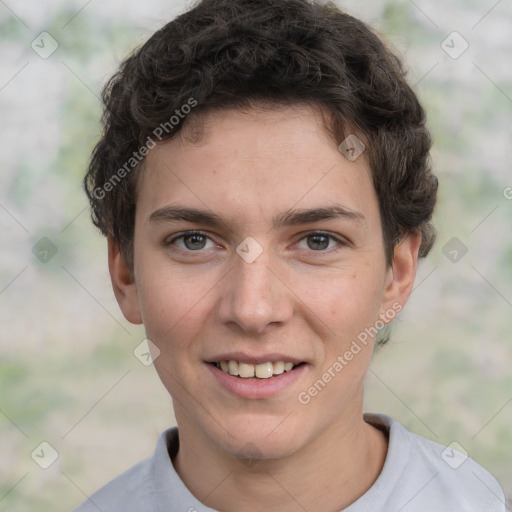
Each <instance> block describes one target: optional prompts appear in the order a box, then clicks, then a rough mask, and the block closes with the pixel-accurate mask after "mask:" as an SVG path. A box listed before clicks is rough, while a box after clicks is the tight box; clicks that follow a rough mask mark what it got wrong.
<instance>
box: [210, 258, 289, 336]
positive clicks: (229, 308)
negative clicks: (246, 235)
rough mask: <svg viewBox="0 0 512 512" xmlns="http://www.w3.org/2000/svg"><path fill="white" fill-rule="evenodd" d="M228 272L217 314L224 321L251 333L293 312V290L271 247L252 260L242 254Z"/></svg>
mask: <svg viewBox="0 0 512 512" xmlns="http://www.w3.org/2000/svg"><path fill="white" fill-rule="evenodd" d="M234 260H235V261H234V263H233V268H232V270H231V271H230V272H229V273H228V275H227V276H226V279H225V282H224V288H223V290H222V296H221V299H220V303H219V306H218V310H217V314H218V317H219V320H220V322H221V323H223V324H225V325H231V326H234V325H236V326H238V328H239V329H241V330H242V331H244V332H245V333H247V334H249V333H250V334H261V333H263V332H264V331H265V329H266V328H267V326H269V325H270V326H271V327H277V326H279V325H282V324H284V323H285V322H286V321H287V320H289V319H290V318H291V317H292V316H293V300H292V299H293V293H292V292H291V290H290V289H289V288H288V287H287V285H286V279H285V276H284V275H283V273H282V271H281V273H280V272H279V271H278V270H277V269H276V265H275V264H274V265H272V261H270V260H271V257H270V255H269V252H268V251H264V252H263V253H262V254H261V255H260V256H259V257H258V258H257V259H256V260H255V261H253V262H252V263H248V262H246V261H244V260H243V259H242V258H241V257H238V255H235V257H234Z"/></svg>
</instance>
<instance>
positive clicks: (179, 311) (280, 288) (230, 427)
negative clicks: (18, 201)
mask: <svg viewBox="0 0 512 512" xmlns="http://www.w3.org/2000/svg"><path fill="white" fill-rule="evenodd" d="M201 126H202V134H201V136H200V137H195V138H192V137H191V134H192V131H193V130H191V128H190V127H189V128H187V127H186V128H185V129H184V132H183V134H180V136H179V137H176V138H174V139H172V140H171V141H168V142H166V143H165V144H162V145H160V146H158V147H157V148H155V149H154V150H152V151H151V153H150V154H149V155H148V157H147V161H146V168H145V171H144V176H143V179H142V180H141V182H140V187H139V191H138V198H137V213H136V222H135V239H134V269H133V271H132V270H131V269H130V268H129V267H128V265H127V264H126V262H125V261H124V260H123V258H122V256H121V253H120V251H119V247H118V245H117V243H116V242H115V240H113V239H111V238H110V239H109V267H110V272H111V276H112V283H113V287H114V291H115V294H116V297H117V300H118V302H119V304H120V307H121V309H122V311H123V313H124V315H125V317H126V318H127V319H128V320H129V321H130V322H132V323H136V324H137V323H144V325H145V328H146V332H147V336H148V338H149V339H151V340H152V341H153V343H154V344H155V345H156V346H157V347H158V348H159V350H160V351H161V352H160V355H159V357H158V358H156V360H155V367H156V369H157V372H158V374H159V376H160V378H161V380H162V382H163V383H164V385H165V387H166V388H167V390H168V391H169V393H170V394H171V396H172V397H173V402H174V408H175V415H176V420H177V423H178V427H179V435H180V448H179V452H178V454H177V456H176V457H175V459H174V461H173V463H174V466H175V468H176V470H177V472H178V474H179V475H180V477H181V479H182V480H183V482H184V483H185V485H186V486H187V487H188V488H189V489H190V491H191V492H192V493H193V494H194V495H195V496H196V497H197V498H198V499H199V500H201V501H203V503H204V504H205V505H207V506H209V507H212V508H214V509H216V510H222V511H235V510H236V511H239V510H244V511H248V512H256V511H281V512H283V511H285V512H286V511H290V512H291V511H299V510H315V511H321V512H322V511H325V512H330V511H333V510H340V509H342V508H344V507H346V506H348V505H349V504H351V503H353V502H354V501H355V500H356V499H357V498H358V497H360V496H361V495H362V494H364V492H366V491H367V490H368V489H369V488H370V487H371V486H372V484H373V483H374V482H375V480H376V479H377V477H378V475H379V473H380V472H381V470H382V467H383V464H384V461H385V457H386V451H387V439H386V437H385V435H384V434H383V433H382V432H381V431H379V430H377V429H376V428H374V427H373V426H371V425H369V424H368V423H366V422H364V420H363V416H362V400H363V387H364V385H363V384H364V377H365V374H366V371H367V369H368V365H369V363H370V360H371V356H372V352H373V348H374V347H373V345H374V340H373V339H370V340H369V343H368V344H367V345H366V346H361V348H362V350H361V351H360V352H359V353H358V354H357V355H355V356H354V358H353V359H352V360H351V361H350V362H349V363H348V364H347V365H346V366H345V367H344V368H343V371H341V372H339V373H337V374H336V377H335V378H333V379H332V380H331V382H329V383H328V385H327V386H325V388H324V389H322V391H321V392H320V393H318V395H317V396H315V397H314V398H312V399H311V401H310V402H309V403H308V404H307V405H303V404H301V403H300V402H299V401H298V399H297V396H298V394H299V393H300V392H302V391H307V389H308V388H309V387H310V386H311V385H312V384H313V383H314V382H315V381H317V380H318V379H320V378H321V377H322V374H323V373H324V372H326V371H327V369H328V368H329V367H332V365H333V363H334V362H335V361H336V360H337V357H338V356H339V355H342V354H344V353H345V351H346V350H347V349H348V348H349V347H350V345H351V343H352V341H353V340H354V339H356V337H357V335H358V334H359V333H361V332H362V331H364V329H365V328H367V327H370V326H373V325H374V324H375V322H376V321H377V320H379V318H382V315H384V314H385V313H386V312H387V311H389V310H390V309H392V308H393V305H395V306H396V304H401V305H404V304H405V302H406V300H407V298H408V296H409V294H410V292H411V289H412V285H413V282H414V277H415V273H416V265H417V258H418V248H419V243H420V235H419V234H417V233H416V232H414V233H411V234H409V235H408V236H406V237H404V238H403V239H402V241H401V243H400V244H399V245H398V246H397V247H396V249H395V255H394V259H393V262H392V265H391V266H389V267H388V266H387V265H386V261H385V255H384V246H383V241H382V225H381V219H380V215H379V209H378V200H377V197H376V194H375V191H374V188H373V186H372V183H371V178H370V171H369V168H368V164H367V161H366V159H365V158H364V154H363V156H361V157H359V158H357V159H356V160H355V161H353V162H351V161H349V160H347V159H346V158H345V157H344V156H343V155H342V154H341V153H340V152H339V150H338V148H337V146H338V144H339V142H341V141H337V142H336V141H333V140H332V139H331V138H330V137H329V136H328V135H327V134H326V131H325V128H324V125H323V121H322V118H321V116H320V114H319V113H318V110H314V109H313V108H311V107H310V106H305V105H296V106H294V107H288V108H286V109H285V108H277V107H276V108H274V109H271V110H269V109H265V110H264V109H253V110H248V111H244V112H242V111H238V110H221V111H217V112H209V113H207V114H205V115H204V117H203V120H202V125H201ZM195 133H196V135H197V130H196V132H195ZM177 204H179V205H180V206H184V207H189V208H197V209H202V210H208V211H210V212H214V213H216V214H217V215H219V216H220V217H222V219H223V220H224V222H225V225H223V226H216V227H211V226H206V225H203V224H199V223H196V222H189V221H175V222H169V221H165V220H159V221H156V220H150V216H151V214H152V213H153V212H155V211H156V210H159V209H161V208H163V207H165V206H167V205H177ZM335 204H336V205H343V207H344V208H346V209H347V210H349V211H352V212H358V213H359V214H361V215H362V216H364V220H354V219H351V218H335V219H330V220H320V221H317V222H314V223H312V224H301V225H294V226H280V227H278V228H275V229H273V225H272V218H273V216H276V215H278V214H280V213H282V212H285V211H287V210H290V209H315V208H320V207H325V206H330V205H335ZM187 230H201V231H204V232H205V234H206V235H207V238H201V237H199V239H194V238H193V237H192V239H191V238H190V237H189V238H188V239H187V240H188V242H187V243H188V245H185V239H183V238H182V239H178V240H175V241H174V242H173V243H171V242H170V241H171V240H172V239H173V238H174V237H176V236H178V235H179V234H182V233H183V232H184V231H187ZM315 231H322V232H327V233H328V234H330V235H332V236H333V237H335V238H334V239H333V238H323V237H320V239H316V238H315V237H311V236H308V235H311V232H313V233H314V232H315ZM208 237H209V238H208ZM246 237H253V238H254V239H255V240H256V241H257V242H258V243H259V244H260V246H261V248H262V249H263V252H262V254H261V255H260V256H259V257H258V258H257V259H256V260H255V261H254V262H252V263H247V262H246V261H244V260H243V259H242V258H241V257H240V256H239V255H238V254H237V252H236V248H237V246H238V245H239V244H240V243H241V242H242V241H243V240H244V239H245V238H246ZM336 238H337V239H339V240H340V241H342V242H343V241H344V243H339V242H337V241H336ZM315 242H316V245H315ZM322 243H323V244H324V245H321V244H322ZM327 243H328V245H327ZM194 244H195V245H194ZM201 244H202V245H201ZM319 246H320V247H319ZM190 248H192V250H191V249H190ZM194 248H196V250H194ZM384 321H385V320H384ZM230 351H242V352H247V353H253V352H256V351H258V352H267V353H269V352H279V353H283V354H286V355H293V356H295V357H298V358H299V359H300V360H302V361H305V362H306V363H307V365H306V368H305V371H303V373H302V374H301V375H300V378H299V379H298V380H296V381H295V382H294V383H293V384H292V385H291V386H289V387H288V388H286V389H285V390H283V391H281V392H280V393H279V394H278V395H277V396H274V397H271V398H266V399H259V400H253V399H248V398H240V397H238V396H235V395H233V394H231V393H229V392H228V391H226V390H225V389H224V388H223V387H221V386H220V384H218V382H217V381H216V379H215V378H214V377H213V376H212V374H211V372H210V371H209V370H208V368H207V367H206V363H205V361H207V360H211V358H212V357H213V356H215V355H219V354H221V353H225V352H230ZM248 458H249V459H250V460H249V461H248V460H247V459H248Z"/></svg>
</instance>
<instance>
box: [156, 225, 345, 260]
mask: <svg viewBox="0 0 512 512" xmlns="http://www.w3.org/2000/svg"><path fill="white" fill-rule="evenodd" d="M194 235H200V236H204V237H206V238H208V239H209V240H212V239H211V238H210V237H209V236H208V234H207V233H205V232H204V231H196V230H192V231H185V232H183V233H180V234H179V235H177V236H175V237H174V238H172V239H171V240H168V241H166V242H165V245H166V246H171V245H175V242H176V241H177V240H180V239H181V240H182V239H184V238H185V237H187V236H194ZM315 235H320V236H326V237H328V238H329V239H331V240H334V241H335V242H337V243H338V246H337V247H335V248H331V249H321V250H318V251H315V250H313V249H306V250H305V251H301V254H302V253H303V252H309V253H311V254H320V255H322V254H333V253H336V252H338V250H339V249H340V247H343V246H347V245H349V243H348V242H347V241H344V240H342V239H340V238H338V237H336V236H334V235H332V234H331V233H328V232H325V231H309V232H307V233H305V234H304V235H303V236H302V237H301V238H300V239H299V241H298V242H297V243H299V242H301V241H302V240H304V239H306V238H308V237H310V236H315ZM212 241H213V240H212ZM173 250H176V251H178V252H182V253H187V254H193V253H198V254H201V253H202V252H203V251H204V250H205V249H198V250H197V251H193V250H190V249H181V248H177V249H173Z"/></svg>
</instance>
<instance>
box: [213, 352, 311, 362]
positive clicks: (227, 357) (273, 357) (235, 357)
mask: <svg viewBox="0 0 512 512" xmlns="http://www.w3.org/2000/svg"><path fill="white" fill-rule="evenodd" d="M220 361H238V362H241V363H246V364H261V363H268V362H270V363H275V362H276V361H284V362H285V363H286V362H290V363H293V364H299V363H303V362H305V361H304V359H299V358H297V357H293V356H287V355H284V354H278V353H275V352H273V353H271V354H247V353H246V352H229V353H228V352H226V353H223V354H219V355H217V356H214V357H211V358H208V359H207V362H208V363H218V362H220Z"/></svg>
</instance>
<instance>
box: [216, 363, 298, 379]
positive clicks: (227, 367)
mask: <svg viewBox="0 0 512 512" xmlns="http://www.w3.org/2000/svg"><path fill="white" fill-rule="evenodd" d="M219 365H220V368H221V369H222V371H224V372H226V373H229V375H234V376H238V377H243V378H250V377H255V376H256V377H258V378H260V379H268V378H269V377H272V376H273V375H280V374H281V373H283V372H289V371H290V370H291V369H293V367H294V364H293V363H290V362H285V361H274V362H273V363H272V362H268V363H261V364H248V363H242V362H239V361H220V363H217V366H219Z"/></svg>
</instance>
